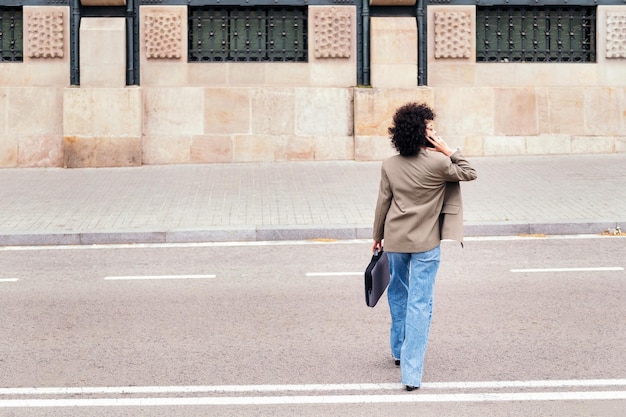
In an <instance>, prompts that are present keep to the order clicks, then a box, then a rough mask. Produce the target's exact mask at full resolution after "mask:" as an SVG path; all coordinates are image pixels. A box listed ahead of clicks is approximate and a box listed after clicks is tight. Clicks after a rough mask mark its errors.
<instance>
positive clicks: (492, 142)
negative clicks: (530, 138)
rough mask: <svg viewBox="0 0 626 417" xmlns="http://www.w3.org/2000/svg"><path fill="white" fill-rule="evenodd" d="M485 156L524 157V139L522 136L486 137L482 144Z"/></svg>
mask: <svg viewBox="0 0 626 417" xmlns="http://www.w3.org/2000/svg"><path fill="white" fill-rule="evenodd" d="M483 147H484V155H485V156H504V155H524V154H525V153H526V138H525V137H523V136H487V137H485V138H484V142H483Z"/></svg>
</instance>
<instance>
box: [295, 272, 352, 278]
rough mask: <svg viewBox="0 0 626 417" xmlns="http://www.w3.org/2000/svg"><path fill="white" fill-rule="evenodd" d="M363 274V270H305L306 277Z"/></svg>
mask: <svg viewBox="0 0 626 417" xmlns="http://www.w3.org/2000/svg"><path fill="white" fill-rule="evenodd" d="M355 275H359V276H361V275H363V272H307V273H306V276H307V277H348V276H355Z"/></svg>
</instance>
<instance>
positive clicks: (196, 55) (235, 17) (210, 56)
mask: <svg viewBox="0 0 626 417" xmlns="http://www.w3.org/2000/svg"><path fill="white" fill-rule="evenodd" d="M189 61H200V62H224V61H251V62H259V61H261V62H274V61H283V62H306V61H307V8H306V7H273V6H272V7H215V6H202V7H189Z"/></svg>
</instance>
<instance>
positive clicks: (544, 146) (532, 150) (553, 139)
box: [526, 135, 572, 155]
mask: <svg viewBox="0 0 626 417" xmlns="http://www.w3.org/2000/svg"><path fill="white" fill-rule="evenodd" d="M571 151H572V138H571V137H570V136H560V135H541V136H529V137H527V138H526V153H527V154H528V155H559V154H568V153H570V152H571Z"/></svg>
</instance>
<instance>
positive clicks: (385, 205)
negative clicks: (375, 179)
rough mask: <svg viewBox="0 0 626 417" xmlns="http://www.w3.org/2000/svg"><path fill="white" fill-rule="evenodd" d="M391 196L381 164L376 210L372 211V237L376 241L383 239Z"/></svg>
mask: <svg viewBox="0 0 626 417" xmlns="http://www.w3.org/2000/svg"><path fill="white" fill-rule="evenodd" d="M392 197H393V193H392V192H391V185H390V183H389V178H388V177H387V173H386V172H385V167H384V165H383V167H382V168H381V171H380V185H379V187H378V200H377V201H376V211H375V213H374V227H373V233H372V237H373V238H374V240H375V241H377V242H379V241H381V240H383V238H384V236H385V219H386V218H387V212H388V211H389V207H391V199H392Z"/></svg>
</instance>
